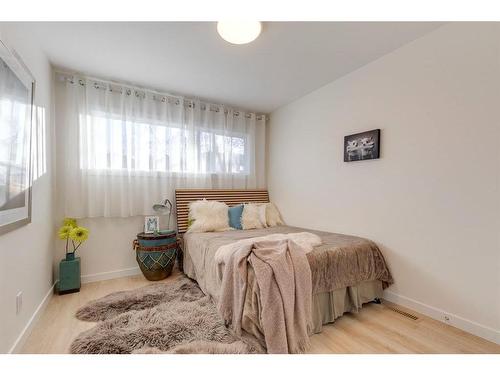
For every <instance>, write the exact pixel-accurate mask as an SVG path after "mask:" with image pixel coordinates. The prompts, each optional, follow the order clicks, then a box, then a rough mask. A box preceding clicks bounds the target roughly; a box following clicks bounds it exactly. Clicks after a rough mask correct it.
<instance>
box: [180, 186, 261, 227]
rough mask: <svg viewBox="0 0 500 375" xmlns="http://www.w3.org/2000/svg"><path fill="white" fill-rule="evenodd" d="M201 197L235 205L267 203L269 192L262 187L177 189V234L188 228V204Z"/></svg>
mask: <svg viewBox="0 0 500 375" xmlns="http://www.w3.org/2000/svg"><path fill="white" fill-rule="evenodd" d="M201 199H206V200H212V201H219V202H224V203H226V204H227V205H228V206H235V205H237V204H242V203H267V202H269V193H268V191H267V190H264V189H253V190H246V189H245V190H223V189H217V190H206V189H177V190H176V191H175V211H176V214H177V231H178V233H179V234H182V233H184V232H186V230H187V229H188V214H189V204H190V203H191V202H194V201H198V200H201Z"/></svg>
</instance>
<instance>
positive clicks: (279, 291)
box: [218, 238, 312, 353]
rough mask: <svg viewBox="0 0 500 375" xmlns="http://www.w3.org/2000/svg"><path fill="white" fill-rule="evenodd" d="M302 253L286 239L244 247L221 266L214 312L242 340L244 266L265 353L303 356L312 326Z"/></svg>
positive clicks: (308, 280) (308, 273)
mask: <svg viewBox="0 0 500 375" xmlns="http://www.w3.org/2000/svg"><path fill="white" fill-rule="evenodd" d="M305 254H306V251H305V250H304V248H303V247H302V246H301V245H299V244H297V243H296V242H294V241H293V240H290V239H281V240H275V239H272V240H266V239H263V238H259V239H256V241H253V242H248V243H245V244H244V246H239V247H238V249H237V250H236V251H235V252H233V253H232V254H231V256H230V257H229V259H227V260H226V262H225V265H224V273H223V278H222V286H221V295H220V299H219V303H218V310H219V313H220V314H221V316H222V318H223V319H224V321H225V322H226V324H227V325H231V327H232V329H233V330H234V331H235V333H236V334H237V335H240V336H242V318H243V310H244V305H245V296H246V293H247V288H248V272H249V265H251V266H252V268H253V271H254V274H255V278H256V281H257V285H258V291H257V292H258V293H259V297H258V298H259V300H260V303H261V311H262V314H261V317H260V318H261V328H262V331H263V334H264V337H265V344H266V347H267V352H268V353H303V352H304V351H306V350H307V349H308V347H309V335H308V333H309V332H310V329H311V327H312V320H311V319H312V318H311V300H312V297H311V295H312V282H311V269H310V267H309V262H308V260H307V257H306V255H305Z"/></svg>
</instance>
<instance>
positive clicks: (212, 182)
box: [56, 73, 265, 218]
mask: <svg viewBox="0 0 500 375" xmlns="http://www.w3.org/2000/svg"><path fill="white" fill-rule="evenodd" d="M56 113H57V115H56V122H57V137H58V150H57V154H58V184H59V186H58V192H59V193H58V195H59V199H60V200H61V203H62V206H63V207H62V208H63V213H64V214H65V215H67V216H72V217H78V218H82V217H99V216H104V217H127V216H134V215H147V214H152V213H153V212H152V209H151V206H152V205H153V204H154V203H156V202H160V201H161V200H163V199H165V198H170V199H172V198H173V193H174V190H175V189H176V188H214V189H215V188H256V187H263V185H264V184H265V182H264V177H263V176H264V166H263V165H262V164H263V160H264V158H263V155H262V153H263V152H264V150H265V147H264V144H265V139H264V137H265V117H264V116H260V115H256V114H255V113H245V112H242V111H235V110H233V109H230V108H226V107H224V106H221V105H214V104H208V103H201V102H198V101H193V100H189V99H185V98H181V97H175V96H171V95H167V94H161V93H157V92H154V91H149V90H144V89H139V88H134V87H130V86H126V85H116V84H114V83H110V82H105V81H100V80H95V79H92V78H88V77H73V76H68V75H65V74H61V73H57V75H56ZM256 154H258V155H257V157H256Z"/></svg>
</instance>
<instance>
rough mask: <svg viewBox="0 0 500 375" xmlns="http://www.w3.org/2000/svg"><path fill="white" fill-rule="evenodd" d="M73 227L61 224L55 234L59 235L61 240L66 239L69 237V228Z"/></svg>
mask: <svg viewBox="0 0 500 375" xmlns="http://www.w3.org/2000/svg"><path fill="white" fill-rule="evenodd" d="M72 229H73V227H71V226H69V225H63V226H62V227H61V228H60V229H59V232H58V233H57V235H58V236H59V238H60V239H61V240H66V239H68V238H69V236H70V232H71V230H72Z"/></svg>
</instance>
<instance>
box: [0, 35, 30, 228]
mask: <svg viewBox="0 0 500 375" xmlns="http://www.w3.org/2000/svg"><path fill="white" fill-rule="evenodd" d="M34 92H35V79H34V77H33V75H32V74H31V72H30V71H29V70H28V68H27V67H26V65H25V64H24V63H23V61H22V60H21V58H20V57H19V56H18V55H17V53H16V52H15V51H14V50H12V49H10V48H9V47H8V46H7V45H6V44H5V43H4V42H3V41H1V40H0V234H3V233H6V232H9V231H11V230H14V229H16V228H18V227H20V226H23V225H26V224H28V223H30V222H31V185H32V180H33V176H32V173H33V171H32V169H33V165H32V164H33V162H32V155H31V153H32V150H31V148H32V147H31V146H32V141H31V137H32V131H33V130H32V128H33V117H34V104H33V98H34Z"/></svg>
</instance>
